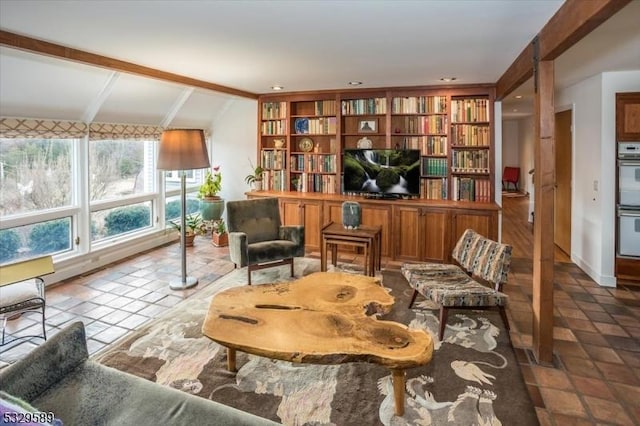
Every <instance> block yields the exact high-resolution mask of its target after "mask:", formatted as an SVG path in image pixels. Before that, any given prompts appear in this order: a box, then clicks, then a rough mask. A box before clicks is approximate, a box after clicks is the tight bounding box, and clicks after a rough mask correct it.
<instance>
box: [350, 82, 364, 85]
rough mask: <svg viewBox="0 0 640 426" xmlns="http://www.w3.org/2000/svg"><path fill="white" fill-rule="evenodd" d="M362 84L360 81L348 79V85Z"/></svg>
mask: <svg viewBox="0 0 640 426" xmlns="http://www.w3.org/2000/svg"><path fill="white" fill-rule="evenodd" d="M361 84H362V82H361V81H350V82H349V86H360V85H361Z"/></svg>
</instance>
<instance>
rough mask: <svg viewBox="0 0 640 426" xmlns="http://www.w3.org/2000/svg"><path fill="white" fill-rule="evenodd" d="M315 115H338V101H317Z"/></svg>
mask: <svg viewBox="0 0 640 426" xmlns="http://www.w3.org/2000/svg"><path fill="white" fill-rule="evenodd" d="M314 106H315V115H336V114H337V112H338V107H337V102H336V101H334V100H323V101H315V105H314Z"/></svg>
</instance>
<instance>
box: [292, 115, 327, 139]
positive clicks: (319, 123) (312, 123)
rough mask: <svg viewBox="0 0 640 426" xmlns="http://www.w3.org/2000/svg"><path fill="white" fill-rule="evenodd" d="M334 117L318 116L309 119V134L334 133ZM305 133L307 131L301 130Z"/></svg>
mask: <svg viewBox="0 0 640 426" xmlns="http://www.w3.org/2000/svg"><path fill="white" fill-rule="evenodd" d="M336 123H337V120H336V118H335V117H320V118H310V119H309V132H308V133H309V134H316V135H335V134H336V130H337V125H336ZM296 133H298V132H297V131H296ZM302 133H307V132H302Z"/></svg>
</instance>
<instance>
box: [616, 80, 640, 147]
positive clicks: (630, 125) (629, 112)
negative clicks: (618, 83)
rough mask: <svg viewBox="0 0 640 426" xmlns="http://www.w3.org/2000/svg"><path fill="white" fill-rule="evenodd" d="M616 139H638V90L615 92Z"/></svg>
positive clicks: (639, 117)
mask: <svg viewBox="0 0 640 426" xmlns="http://www.w3.org/2000/svg"><path fill="white" fill-rule="evenodd" d="M616 140H617V141H618V142H625V141H626V142H637V141H639V140H640V92H630V93H616Z"/></svg>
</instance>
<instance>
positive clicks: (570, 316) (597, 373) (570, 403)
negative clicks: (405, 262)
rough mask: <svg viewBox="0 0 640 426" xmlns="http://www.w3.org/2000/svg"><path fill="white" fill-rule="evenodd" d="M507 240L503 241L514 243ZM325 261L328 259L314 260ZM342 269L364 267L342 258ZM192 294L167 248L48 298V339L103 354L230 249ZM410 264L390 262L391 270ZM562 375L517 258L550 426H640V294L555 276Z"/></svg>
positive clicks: (214, 255)
mask: <svg viewBox="0 0 640 426" xmlns="http://www.w3.org/2000/svg"><path fill="white" fill-rule="evenodd" d="M507 237H508V236H507V235H504V236H503V238H504V239H505V240H507ZM311 255H312V256H316V257H317V256H318V253H312V254H311ZM341 260H342V261H356V262H358V261H360V259H358V258H354V257H353V256H341ZM188 262H189V274H190V275H194V276H196V277H198V278H199V281H200V282H199V285H198V286H197V287H196V288H194V289H191V290H185V291H173V290H170V289H169V286H168V282H169V281H170V280H171V279H172V278H175V277H177V276H179V274H180V264H179V248H178V245H169V246H165V247H162V248H159V249H156V250H153V251H150V252H147V253H143V254H141V255H139V256H136V257H132V258H130V259H126V260H124V261H122V262H119V263H117V264H114V265H111V266H110V267H108V268H104V269H101V270H98V271H95V272H93V273H89V274H86V275H84V276H81V277H77V278H74V279H70V280H67V281H65V282H62V283H59V284H57V285H55V286H53V287H49V288H47V306H48V308H47V320H46V324H47V330H48V333H49V336H51V335H53V334H55V333H56V332H57V331H58V330H60V328H61V327H62V326H64V324H66V323H68V322H69V321H74V320H80V321H83V322H84V323H85V326H86V328H87V337H88V345H89V350H90V352H91V353H95V352H97V351H99V350H101V349H103V348H105V347H107V346H108V345H110V344H112V343H113V342H115V341H116V340H118V339H119V338H121V337H122V336H124V335H125V334H127V333H128V332H130V331H131V330H134V329H135V328H137V327H139V326H140V325H142V324H144V323H146V322H147V321H150V320H151V319H152V318H155V317H157V316H159V315H161V314H162V313H164V312H166V311H167V310H168V309H169V308H170V307H172V306H173V305H175V304H176V303H178V302H180V301H181V300H183V299H185V298H188V297H193V296H195V297H197V294H198V293H199V292H201V291H202V290H203V289H204V288H206V287H207V286H208V285H209V284H211V283H212V282H214V281H215V280H216V279H217V278H219V277H220V276H222V275H224V274H226V273H227V272H229V271H231V270H232V269H233V264H232V263H231V262H230V261H229V260H228V251H227V249H225V248H216V247H214V246H212V245H211V244H210V243H209V241H208V240H207V239H205V238H204V237H202V238H199V239H197V240H196V246H195V247H194V248H193V249H189V254H188ZM399 266H400V263H398V262H389V261H386V262H385V261H384V260H383V267H386V268H399ZM554 281H555V291H554V300H555V311H554V322H555V328H554V354H555V356H554V365H552V366H544V365H538V364H537V363H536V362H535V361H534V360H533V356H532V354H531V350H530V348H531V342H532V337H531V318H532V311H531V294H532V264H531V259H527V258H516V259H514V261H513V265H512V270H511V272H510V275H509V283H508V285H507V286H506V288H505V291H506V292H507V293H508V294H509V296H510V305H509V309H508V316H509V319H510V323H511V328H512V330H511V339H512V342H513V345H514V347H515V350H516V354H517V356H518V359H519V361H520V367H521V370H522V373H523V376H524V378H525V381H526V383H527V386H528V387H529V392H530V394H531V398H532V400H533V402H534V405H535V406H536V410H537V412H538V418H539V420H540V423H541V424H542V425H569V424H571V425H573V424H576V425H578V424H585V425H588V424H622V425H634V424H636V425H640V287H637V286H626V285H620V286H618V287H617V288H603V287H599V286H598V285H597V284H595V283H594V282H593V281H592V280H591V279H590V278H589V277H588V276H587V275H586V274H585V273H584V272H582V271H581V270H580V269H579V268H578V267H576V266H575V265H573V264H571V263H557V264H556V267H555V280H554ZM38 318H39V317H38V315H35V314H30V315H23V316H22V317H20V318H19V319H16V320H13V321H10V322H9V324H8V332H9V333H10V334H16V333H17V334H22V333H26V334H37V333H39V332H40V325H39V322H38ZM41 341H42V339H29V340H19V341H15V342H13V343H10V344H8V345H6V346H3V347H1V348H0V364H1V363H3V362H5V363H6V362H12V361H15V360H16V359H19V358H20V357H22V356H24V354H26V353H28V352H29V351H30V350H32V349H33V348H34V347H36V346H37V345H38V344H40V343H41Z"/></svg>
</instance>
